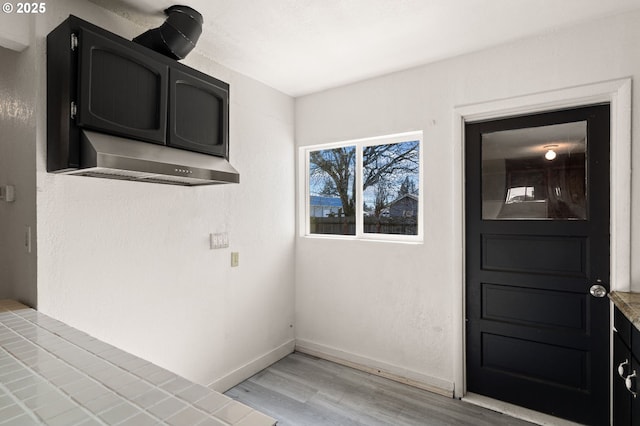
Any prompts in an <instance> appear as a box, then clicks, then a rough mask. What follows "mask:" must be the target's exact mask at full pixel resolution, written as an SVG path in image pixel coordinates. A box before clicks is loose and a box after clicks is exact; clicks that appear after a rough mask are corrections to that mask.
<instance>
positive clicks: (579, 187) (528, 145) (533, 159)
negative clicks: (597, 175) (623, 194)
mask: <svg viewBox="0 0 640 426" xmlns="http://www.w3.org/2000/svg"><path fill="white" fill-rule="evenodd" d="M586 148H587V123H586V121H581V122H576V123H563V124H554V125H551V126H542V127H531V128H525V129H516V130H504V131H500V132H493V133H484V134H483V135H482V218H483V219H485V220H496V219H497V220H500V219H537V220H545V219H558V220H571V219H573V220H575V219H586V197H587V196H586V178H587V170H586V151H587V149H586Z"/></svg>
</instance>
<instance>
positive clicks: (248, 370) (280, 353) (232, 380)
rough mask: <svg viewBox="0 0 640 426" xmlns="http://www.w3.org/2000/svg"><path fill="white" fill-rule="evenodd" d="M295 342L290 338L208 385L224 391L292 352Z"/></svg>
mask: <svg viewBox="0 0 640 426" xmlns="http://www.w3.org/2000/svg"><path fill="white" fill-rule="evenodd" d="M295 344H296V341H295V340H294V339H291V340H289V341H288V342H286V343H284V344H282V345H280V346H278V347H277V348H275V349H274V350H272V351H269V352H267V353H266V354H264V355H262V356H260V357H258V358H256V359H254V360H252V361H249V362H248V363H246V364H245V365H243V366H241V367H239V368H236V369H235V370H233V371H232V372H230V373H229V374H227V375H225V376H223V377H221V378H219V379H218V380H216V381H214V382H212V383H210V384H209V385H208V387H209V388H210V389H213V390H215V391H218V392H226V391H228V390H229V389H231V388H232V387H234V386H235V385H237V384H238V383H240V382H243V381H244V380H246V379H248V378H249V377H251V376H253V375H254V374H256V373H258V372H260V371H262V370H264V369H265V368H267V367H268V366H270V365H271V364H273V363H275V362H277V361H280V360H281V359H282V358H284V357H285V356H287V355H289V354H290V353H292V352H293V350H294V348H295Z"/></svg>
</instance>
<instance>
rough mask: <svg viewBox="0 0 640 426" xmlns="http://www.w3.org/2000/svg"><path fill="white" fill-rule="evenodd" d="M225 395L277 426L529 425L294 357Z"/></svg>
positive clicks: (298, 355) (305, 357) (302, 356)
mask: <svg viewBox="0 0 640 426" xmlns="http://www.w3.org/2000/svg"><path fill="white" fill-rule="evenodd" d="M226 395H227V396H229V397H231V398H234V399H236V400H238V401H240V402H242V403H244V404H246V405H248V406H250V407H252V408H255V409H256V410H259V411H262V412H263V413H265V414H267V415H269V416H271V417H274V418H276V419H278V426H315V425H323V426H324V425H336V426H338V425H339V426H355V425H366V426H374V425H376V426H377V425H393V426H402V425H410V426H416V425H420V426H423V425H424V426H427V425H428V426H431V425H443V426H444V425H446V426H453V425H473V426H501V425H504V426H507V425H508V426H524V425H531V423H528V422H525V421H522V420H518V419H514V418H512V417H509V416H507V415H503V414H500V413H497V412H495V411H491V410H487V409H485V408H481V407H478V406H475V405H471V404H468V403H466V402H463V401H459V400H457V399H453V398H447V397H444V396H440V395H436V394H434V393H431V392H427V391H423V390H421V389H417V388H414V387H411V386H407V385H403V384H400V383H397V382H394V381H391V380H387V379H384V378H381V377H378V376H374V375H371V374H368V373H365V372H362V371H359V370H354V369H351V368H348V367H345V366H342V365H339V364H335V363H332V362H329V361H325V360H322V359H318V358H315V357H312V356H309V355H305V354H301V353H297V352H296V353H293V354H291V355H289V356H287V357H286V358H284V359H282V360H280V361H278V362H277V363H275V364H273V365H272V366H270V367H269V368H267V369H266V370H263V371H261V372H260V373H258V374H256V375H255V376H253V377H251V378H249V379H248V380H245V381H244V382H242V383H240V384H239V385H237V386H236V387H234V388H232V389H230V390H229V391H227V392H226Z"/></svg>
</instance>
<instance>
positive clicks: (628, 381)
mask: <svg viewBox="0 0 640 426" xmlns="http://www.w3.org/2000/svg"><path fill="white" fill-rule="evenodd" d="M636 376H637V375H636V370H633V373H632V374H629V375H628V376H627V378H626V379H624V385H625V386H626V387H627V390H628V391H629V392H630V393H631V395H633V397H634V398H635V397H636V396H638V394H637V393H636V392H634V391H632V390H631V388H632V387H633V381H632V380H631V379H633V378H634V377H636Z"/></svg>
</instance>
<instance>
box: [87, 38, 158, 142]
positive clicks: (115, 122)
mask: <svg viewBox="0 0 640 426" xmlns="http://www.w3.org/2000/svg"><path fill="white" fill-rule="evenodd" d="M79 46H80V56H79V76H78V80H79V89H80V90H79V91H78V92H79V95H78V96H79V99H78V107H77V108H78V112H77V114H78V116H77V124H78V126H80V127H85V128H89V129H96V130H101V131H104V132H106V133H112V134H115V135H120V136H126V137H132V138H136V139H140V140H144V141H148V142H155V143H160V144H164V143H165V142H166V137H165V135H166V122H167V96H168V74H169V73H168V67H167V66H166V65H164V64H162V63H160V62H157V61H155V60H153V59H152V58H149V57H148V56H146V55H144V54H142V53H140V52H138V51H137V50H134V49H132V48H130V47H128V46H124V45H122V44H120V43H118V42H116V41H114V40H111V39H108V38H106V37H103V36H100V35H98V34H95V33H93V32H91V31H89V30H87V29H81V30H80V34H79Z"/></svg>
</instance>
